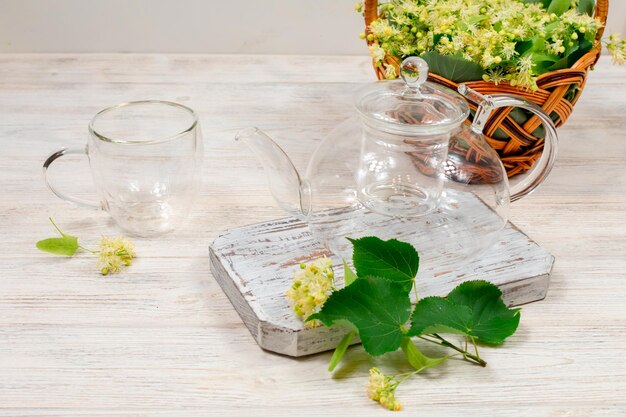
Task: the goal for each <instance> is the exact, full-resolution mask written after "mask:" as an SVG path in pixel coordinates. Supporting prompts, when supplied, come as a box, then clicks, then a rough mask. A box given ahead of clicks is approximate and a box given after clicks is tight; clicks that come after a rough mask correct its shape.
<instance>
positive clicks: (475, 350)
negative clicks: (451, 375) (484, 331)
mask: <svg viewBox="0 0 626 417" xmlns="http://www.w3.org/2000/svg"><path fill="white" fill-rule="evenodd" d="M470 339H471V340H472V345H474V352H475V353H476V357H477V358H478V359H480V355H479V354H478V346H476V339H475V338H474V336H470Z"/></svg>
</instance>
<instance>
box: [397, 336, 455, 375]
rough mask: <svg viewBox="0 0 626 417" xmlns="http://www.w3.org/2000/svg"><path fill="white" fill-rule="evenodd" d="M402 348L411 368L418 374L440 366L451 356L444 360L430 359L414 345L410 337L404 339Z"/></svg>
mask: <svg viewBox="0 0 626 417" xmlns="http://www.w3.org/2000/svg"><path fill="white" fill-rule="evenodd" d="M401 347H402V351H403V352H404V355H405V356H406V358H407V360H408V361H409V363H410V364H411V366H412V367H413V368H415V369H416V370H417V371H418V372H421V371H423V370H424V369H428V368H432V367H433V366H437V365H440V364H442V363H443V362H445V361H446V359H448V358H449V356H444V357H442V358H429V357H428V356H426V355H424V354H423V353H422V352H421V351H420V350H419V349H418V348H417V346H415V345H414V344H413V342H412V341H411V339H410V338H409V337H405V338H403V339H402V345H401Z"/></svg>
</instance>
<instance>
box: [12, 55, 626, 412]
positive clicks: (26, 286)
mask: <svg viewBox="0 0 626 417" xmlns="http://www.w3.org/2000/svg"><path fill="white" fill-rule="evenodd" d="M372 77H373V73H372V70H371V68H370V63H369V60H368V58H367V57H295V56H291V57H285V56H283V57H259V56H185V55H0V145H1V147H0V150H1V151H0V193H1V194H0V231H1V232H2V233H1V239H0V415H1V416H79V415H80V416H96V415H107V416H113V415H114V416H119V417H121V416H124V417H130V416H147V415H157V416H165V415H176V416H183V415H184V416H207V415H226V414H227V412H228V415H252V414H255V415H272V416H276V415H289V416H293V415H307V414H316V415H339V414H340V413H341V414H342V415H348V414H349V415H362V414H370V413H372V414H374V413H379V414H380V415H387V414H384V413H386V411H385V410H383V409H382V408H381V407H379V406H377V405H376V404H375V403H374V402H372V401H371V400H369V399H368V398H367V397H366V396H365V391H364V384H365V383H366V375H367V370H368V369H369V367H370V366H372V363H374V362H370V361H369V360H368V359H367V357H366V355H365V354H364V353H363V351H362V349H361V348H360V347H356V348H353V349H352V350H350V351H349V353H348V354H347V359H348V361H349V362H350V363H351V365H349V366H344V367H343V368H342V369H341V370H340V371H339V372H338V373H336V374H335V376H334V377H333V376H331V375H330V374H328V373H327V372H326V364H327V362H328V359H329V354H328V353H325V354H318V355H314V356H312V357H306V358H303V359H297V360H296V359H292V358H288V357H282V356H279V355H275V354H271V353H267V352H264V351H262V350H261V349H259V348H258V347H257V345H256V344H255V342H254V340H253V339H252V337H251V336H250V334H249V333H248V330H247V329H246V328H245V327H244V325H243V324H242V321H241V319H240V318H239V316H238V315H237V313H236V312H235V311H234V309H233V308H232V306H231V304H230V303H229V301H228V299H227V298H226V296H225V295H224V294H223V293H222V290H221V289H220V287H219V286H218V285H217V283H216V282H215V281H214V280H213V278H212V277H211V274H210V272H209V258H208V252H207V246H208V245H209V243H210V242H211V241H212V240H213V239H214V238H215V237H216V236H217V235H218V234H219V233H220V232H221V231H223V230H225V229H227V228H232V227H236V226H240V225H244V224H247V223H251V222H259V221H265V220H270V219H273V218H277V217H280V216H282V213H281V212H280V211H279V209H277V208H276V207H275V206H274V203H273V201H272V199H271V197H270V195H269V192H268V191H267V189H266V185H265V179H264V178H263V176H262V175H261V168H260V167H259V166H258V164H257V163H256V161H255V160H253V157H252V155H251V154H250V153H249V152H247V151H246V150H244V149H242V148H240V147H239V146H238V145H237V144H236V143H234V141H233V136H234V133H235V132H236V131H237V130H238V129H239V128H241V127H246V126H250V125H257V126H259V127H261V128H263V129H266V130H267V131H268V132H270V133H272V134H274V135H276V137H277V138H278V140H279V142H280V143H281V144H282V145H284V147H285V148H286V150H287V151H288V152H289V153H290V154H291V155H293V156H294V160H295V163H296V165H297V166H298V167H300V168H302V167H304V166H305V164H306V161H307V160H308V157H309V155H310V154H311V152H312V151H313V149H314V147H315V145H316V144H317V143H318V142H319V140H320V139H321V138H322V136H323V134H324V133H325V132H328V131H329V130H330V129H331V127H332V126H333V125H334V124H335V123H336V122H338V121H339V120H341V119H342V118H343V117H344V116H345V115H346V114H347V106H349V105H350V101H351V89H353V88H354V87H355V85H356V83H359V82H366V81H370V80H371V79H372ZM625 83H626V70H624V69H623V68H619V67H613V66H610V65H609V62H608V60H607V59H604V58H603V59H602V61H601V62H600V64H599V65H598V67H597V69H596V71H595V72H594V73H593V74H591V77H590V80H589V83H588V85H587V87H586V90H585V92H584V94H583V97H582V99H581V100H580V102H579V103H578V104H577V106H576V110H575V112H574V114H573V115H572V117H571V119H570V120H569V121H568V123H567V125H566V126H565V127H564V128H562V129H560V135H561V150H560V155H559V159H558V163H557V166H556V168H555V169H554V171H553V174H552V176H551V177H550V178H549V180H548V181H547V183H546V184H545V186H543V187H542V188H541V189H540V190H539V191H537V192H536V193H535V194H533V195H532V196H530V197H527V198H525V199H524V200H522V201H520V202H518V203H516V204H515V205H514V208H513V210H512V217H511V218H512V220H513V221H514V222H515V223H516V224H517V225H518V226H520V227H521V228H522V230H524V231H525V232H526V233H528V234H529V235H530V236H531V237H532V238H534V239H535V240H536V241H537V242H539V243H540V244H541V245H542V246H543V247H544V248H546V249H547V250H548V251H549V252H551V253H553V254H554V255H555V256H556V265H555V267H554V271H553V277H552V284H551V288H550V291H549V293H548V298H547V299H546V300H545V301H543V302H539V303H535V304H532V305H528V306H526V307H525V308H524V310H523V313H522V322H521V326H520V329H519V331H518V332H517V333H516V334H515V335H514V336H513V337H512V338H511V339H510V340H509V341H508V342H507V343H506V344H505V345H504V346H503V347H501V348H498V349H484V351H483V355H484V356H485V357H486V359H487V360H488V362H489V366H488V367H487V368H485V369H478V368H476V367H472V366H470V365H467V364H464V363H449V364H448V365H444V366H443V367H442V368H440V369H439V370H433V372H431V373H429V374H428V376H418V377H416V378H414V379H412V380H410V381H409V382H408V383H406V384H404V385H403V386H401V388H400V389H399V391H398V396H399V397H400V398H401V400H402V401H403V403H404V404H405V409H406V411H405V413H406V414H405V415H428V416H431V417H432V416H459V415H462V413H465V414H464V415H481V416H496V415H498V416H581V417H582V416H620V415H625V414H626V360H625V357H624V356H625V355H626V209H625V206H626V134H625V133H624V132H625V130H624V129H625V126H624V124H625V116H626V98H625V93H626V92H625V91H624V84H625ZM142 98H160V99H169V100H175V101H179V102H181V103H184V104H187V105H189V106H191V107H193V108H194V109H196V110H197V111H198V113H199V114H200V118H201V123H202V127H203V129H204V134H205V143H206V158H205V161H206V163H205V169H204V183H205V184H204V188H203V190H202V195H201V197H200V199H199V202H198V204H197V206H196V207H195V210H194V211H193V215H192V217H191V219H190V221H189V222H188V224H187V226H186V227H185V228H183V229H181V230H180V231H178V232H177V233H175V234H173V235H168V236H165V237H163V238H158V239H151V240H143V239H137V240H136V244H137V252H138V255H139V257H138V258H137V260H136V262H135V263H134V264H133V265H132V267H130V268H129V269H128V270H127V271H126V272H124V273H122V274H119V275H111V276H107V277H102V276H101V275H100V274H99V273H98V271H97V269H96V268H95V264H94V260H93V259H92V258H90V257H88V256H86V255H81V256H78V257H77V258H74V259H64V258H58V257H53V256H48V255H47V254H44V253H40V252H38V251H37V250H36V249H35V245H34V244H35V242H36V241H37V240H38V239H41V238H44V237H48V236H52V235H53V234H54V231H53V230H52V228H51V226H50V225H49V224H48V220H47V218H48V216H52V217H54V218H55V219H56V220H57V222H58V223H59V224H60V225H61V226H62V227H63V228H65V230H66V231H67V232H68V233H72V234H76V235H78V236H79V237H80V238H81V240H82V241H83V242H84V243H85V244H90V243H94V242H95V241H96V240H97V239H98V237H99V236H100V235H101V234H115V233H118V232H119V231H118V230H117V229H116V227H115V226H114V225H113V223H112V221H111V220H110V219H109V218H108V216H107V215H106V214H105V213H103V212H90V211H85V210H82V209H78V208H74V207H71V206H69V205H67V204H66V203H64V202H63V201H61V200H59V199H57V198H56V197H55V196H53V195H52V194H51V193H50V192H49V191H48V190H47V189H46V188H45V186H44V183H43V181H42V177H41V163H42V161H43V160H44V158H45V157H46V156H47V155H48V153H50V152H52V151H54V150H57V149H58V148H60V147H62V146H71V145H80V144H82V143H84V142H85V140H86V125H87V122H88V120H89V119H90V117H91V116H92V115H93V114H94V113H95V112H96V111H97V110H99V109H100V108H102V107H105V106H108V105H111V104H115V103H117V102H122V101H128V100H134V99H142ZM57 165H58V166H57V167H56V168H57V169H56V170H55V176H58V177H59V179H62V180H65V189H66V190H68V191H75V192H77V193H79V194H81V195H83V196H85V197H86V196H89V195H90V184H91V180H90V177H89V174H88V170H87V163H86V161H85V160H81V159H80V158H76V159H74V160H68V161H62V162H60V163H59V164H57ZM398 360H400V359H399V357H398ZM376 363H380V361H378V362H376Z"/></svg>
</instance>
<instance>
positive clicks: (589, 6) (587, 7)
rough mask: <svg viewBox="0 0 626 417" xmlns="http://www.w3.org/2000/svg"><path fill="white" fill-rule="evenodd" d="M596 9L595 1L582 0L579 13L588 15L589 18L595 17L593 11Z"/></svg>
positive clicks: (579, 3)
mask: <svg viewBox="0 0 626 417" xmlns="http://www.w3.org/2000/svg"><path fill="white" fill-rule="evenodd" d="M595 8H596V2H595V0H580V1H579V2H578V7H577V9H578V11H579V12H580V13H582V14H585V13H586V14H588V15H589V16H593V11H594V10H595Z"/></svg>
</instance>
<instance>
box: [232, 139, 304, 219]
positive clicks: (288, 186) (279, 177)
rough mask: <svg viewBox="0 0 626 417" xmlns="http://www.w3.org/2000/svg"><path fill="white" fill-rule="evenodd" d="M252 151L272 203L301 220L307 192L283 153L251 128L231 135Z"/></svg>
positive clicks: (289, 160) (291, 163)
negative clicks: (260, 167) (265, 177)
mask: <svg viewBox="0 0 626 417" xmlns="http://www.w3.org/2000/svg"><path fill="white" fill-rule="evenodd" d="M235 140H236V141H238V142H239V141H241V142H243V143H245V144H246V145H247V146H248V147H249V148H250V149H251V150H252V152H254V154H255V155H256V157H257V158H258V159H259V162H261V165H262V166H263V168H264V169H265V174H266V176H267V180H268V183H269V188H270V192H271V193H272V196H273V197H274V199H275V200H276V203H278V205H279V206H280V207H281V208H282V209H283V210H285V211H286V212H287V213H289V214H290V215H291V216H294V217H297V218H300V219H304V218H306V217H307V215H308V213H309V204H310V198H309V190H308V187H307V185H306V182H305V181H302V180H301V179H300V174H298V171H297V170H296V167H295V166H294V165H293V162H291V159H290V158H289V157H288V156H287V154H286V153H285V151H283V150H282V148H281V147H280V146H278V144H276V142H274V140H272V138H270V137H269V136H268V135H266V134H265V133H264V132H263V131H261V130H260V129H257V128H256V127H251V128H247V129H244V130H242V131H240V132H239V133H237V136H235Z"/></svg>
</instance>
